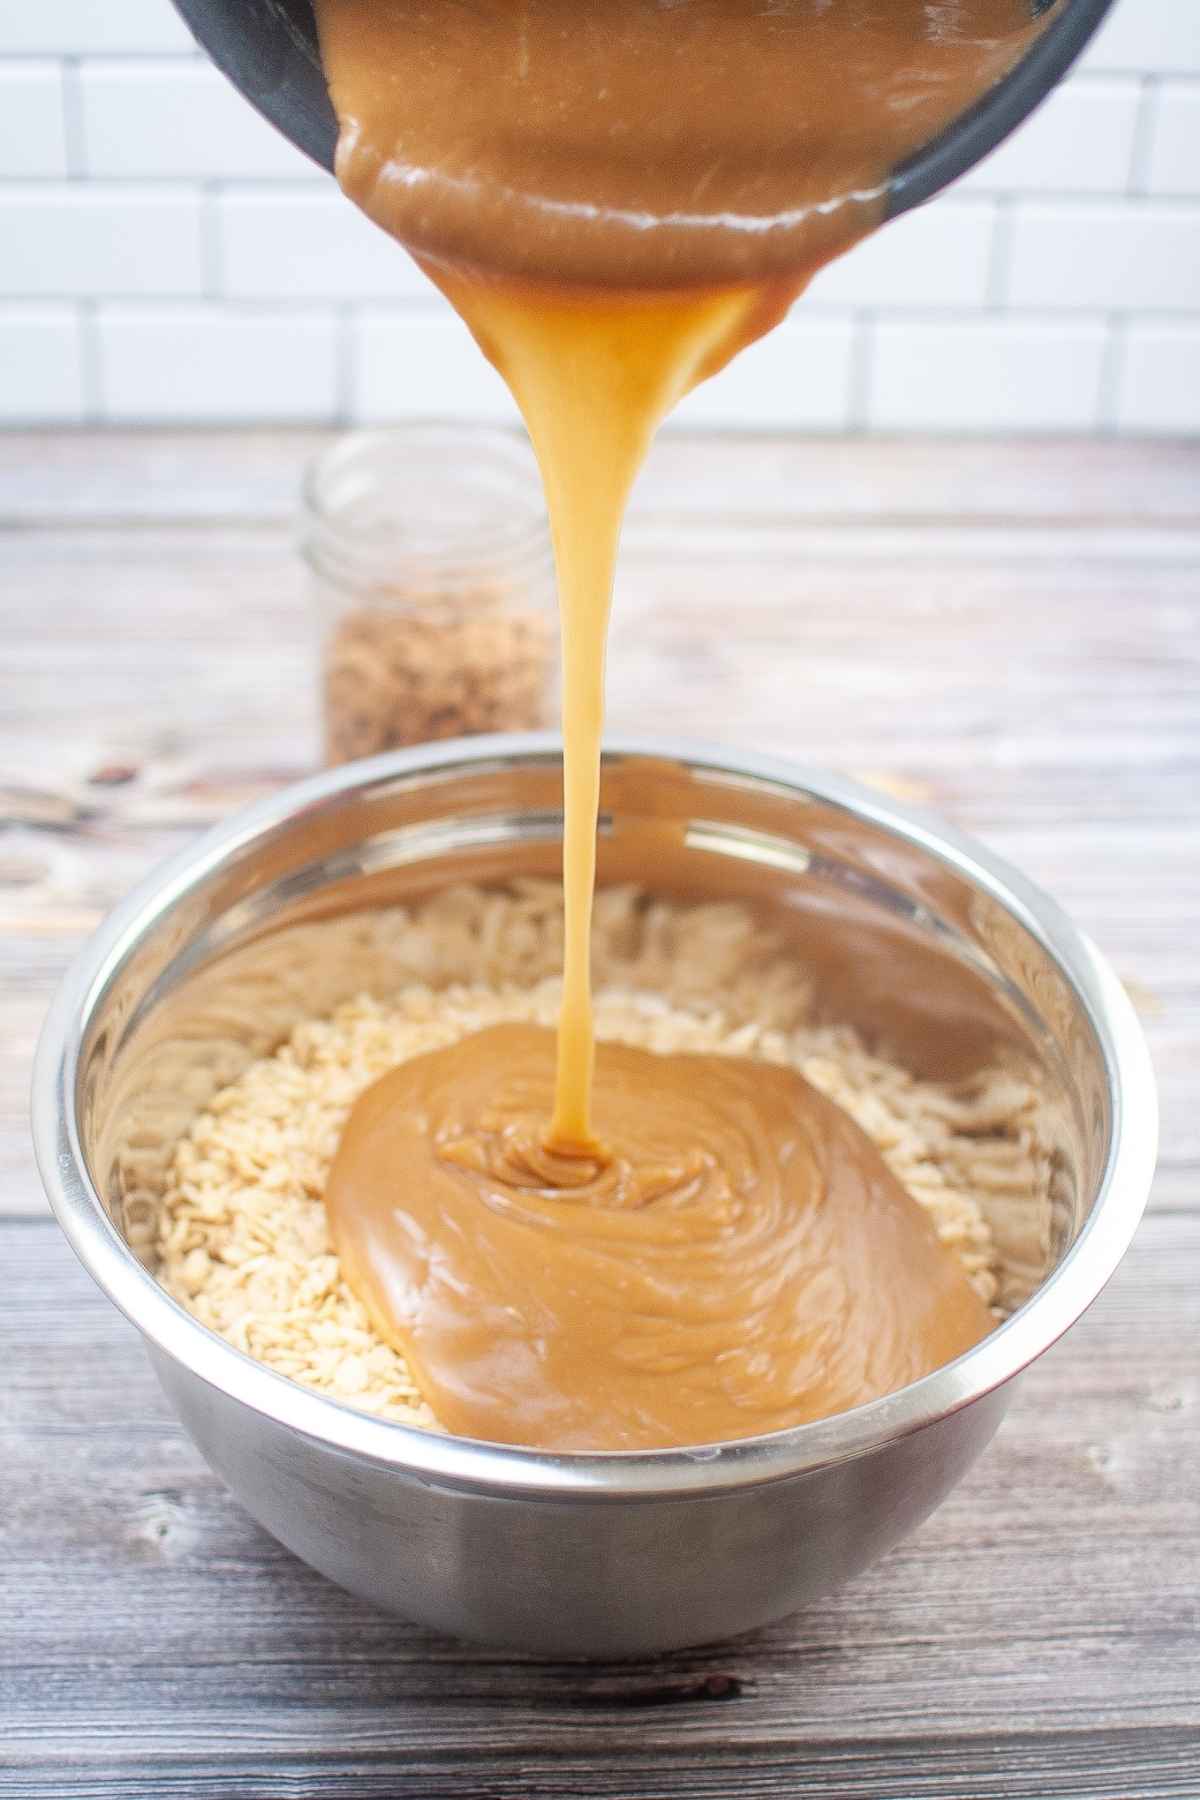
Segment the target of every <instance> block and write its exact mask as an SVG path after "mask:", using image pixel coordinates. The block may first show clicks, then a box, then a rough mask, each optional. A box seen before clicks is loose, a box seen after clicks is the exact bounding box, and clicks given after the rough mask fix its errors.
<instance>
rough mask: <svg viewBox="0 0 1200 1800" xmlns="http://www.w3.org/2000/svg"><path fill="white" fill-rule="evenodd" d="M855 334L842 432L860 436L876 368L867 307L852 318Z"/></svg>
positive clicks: (865, 424)
mask: <svg viewBox="0 0 1200 1800" xmlns="http://www.w3.org/2000/svg"><path fill="white" fill-rule="evenodd" d="M853 319H854V335H853V338H852V339H851V346H850V393H849V399H848V407H847V412H846V423H845V430H846V431H848V432H850V433H851V434H853V436H855V437H863V436H865V435H866V432H867V430H868V428H869V421H870V415H871V380H872V375H873V371H874V366H875V327H876V323H877V320H876V315H875V313H874V311H873V310H872V309H871V308H870V307H865V308H862V309H860V310H859V311H856V312H855V313H854V315H853Z"/></svg>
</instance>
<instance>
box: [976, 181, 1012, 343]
mask: <svg viewBox="0 0 1200 1800" xmlns="http://www.w3.org/2000/svg"><path fill="white" fill-rule="evenodd" d="M994 205H995V213H996V216H995V220H994V222H993V225H992V242H991V246H990V249H989V252H988V268H987V281H986V285H985V291H984V299H983V305H982V306H981V307H980V308H979V311H980V313H981V314H990V315H995V314H997V313H1003V312H1006V311H1007V310H1008V290H1009V274H1010V271H1011V268H1012V250H1013V239H1014V236H1015V233H1016V205H1015V201H1014V197H1013V196H1012V195H1011V194H998V195H997V196H996V199H995V202H994Z"/></svg>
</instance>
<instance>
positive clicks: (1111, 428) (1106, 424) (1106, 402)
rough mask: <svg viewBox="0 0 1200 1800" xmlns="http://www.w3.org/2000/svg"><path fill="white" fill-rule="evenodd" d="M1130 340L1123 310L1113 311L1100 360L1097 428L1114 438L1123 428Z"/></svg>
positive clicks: (1108, 436) (1105, 435)
mask: <svg viewBox="0 0 1200 1800" xmlns="http://www.w3.org/2000/svg"><path fill="white" fill-rule="evenodd" d="M1128 342H1129V333H1128V325H1127V321H1126V320H1125V318H1124V317H1123V316H1122V315H1121V314H1120V313H1110V314H1109V316H1108V336H1107V338H1106V340H1105V345H1104V354H1103V357H1102V359H1101V363H1100V394H1099V400H1098V404H1097V411H1096V424H1095V430H1096V433H1097V435H1098V436H1100V437H1106V438H1111V437H1115V436H1116V435H1117V432H1118V430H1119V428H1120V425H1119V418H1118V409H1119V406H1120V399H1121V378H1122V375H1123V374H1124V369H1125V355H1126V350H1127V348H1128Z"/></svg>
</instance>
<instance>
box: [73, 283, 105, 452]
mask: <svg viewBox="0 0 1200 1800" xmlns="http://www.w3.org/2000/svg"><path fill="white" fill-rule="evenodd" d="M79 352H80V371H81V376H82V383H83V422H84V424H85V425H102V424H104V423H105V418H104V366H103V354H102V351H101V345H100V314H99V302H98V301H96V300H95V299H86V300H81V301H80V302H79Z"/></svg>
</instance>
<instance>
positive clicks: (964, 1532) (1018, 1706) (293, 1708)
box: [0, 1214, 1200, 1800]
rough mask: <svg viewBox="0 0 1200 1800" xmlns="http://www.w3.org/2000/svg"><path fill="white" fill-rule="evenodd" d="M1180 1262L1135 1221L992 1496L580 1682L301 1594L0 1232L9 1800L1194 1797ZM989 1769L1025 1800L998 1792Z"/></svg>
mask: <svg viewBox="0 0 1200 1800" xmlns="http://www.w3.org/2000/svg"><path fill="white" fill-rule="evenodd" d="M1198 1250H1200V1219H1197V1218H1186V1217H1180V1216H1176V1215H1168V1214H1164V1215H1159V1216H1151V1218H1150V1219H1149V1220H1148V1221H1147V1223H1146V1225H1145V1227H1144V1228H1143V1230H1142V1232H1141V1234H1140V1235H1139V1237H1138V1239H1137V1241H1136V1243H1135V1246H1134V1249H1133V1250H1132V1252H1131V1253H1130V1256H1129V1258H1128V1260H1127V1262H1126V1264H1125V1266H1124V1268H1123V1269H1122V1271H1121V1272H1120V1274H1119V1275H1118V1276H1117V1278H1116V1279H1115V1280H1114V1282H1113V1284H1112V1286H1111V1287H1110V1289H1109V1291H1108V1292H1107V1293H1106V1294H1105V1295H1104V1296H1103V1297H1102V1298H1101V1300H1100V1301H1099V1302H1098V1303H1097V1305H1096V1307H1095V1308H1094V1309H1093V1311H1092V1313H1091V1314H1090V1315H1089V1317H1088V1319H1087V1320H1086V1321H1085V1322H1083V1323H1082V1324H1081V1325H1080V1326H1078V1327H1077V1328H1076V1330H1075V1331H1074V1332H1072V1333H1070V1334H1069V1335H1068V1337H1067V1338H1066V1340H1064V1342H1063V1343H1062V1344H1061V1345H1060V1346H1059V1347H1058V1348H1057V1349H1056V1350H1054V1351H1053V1352H1051V1353H1050V1354H1049V1355H1048V1356H1047V1357H1046V1358H1045V1359H1043V1361H1042V1363H1041V1364H1040V1365H1039V1366H1038V1367H1037V1368H1036V1369H1035V1370H1033V1371H1032V1372H1031V1373H1030V1374H1029V1375H1028V1376H1027V1377H1026V1379H1025V1382H1024V1384H1023V1385H1022V1387H1021V1389H1020V1391H1019V1393H1018V1395H1017V1397H1016V1400H1015V1402H1014V1407H1013V1411H1012V1413H1011V1414H1010V1418H1009V1421H1008V1422H1007V1424H1006V1426H1005V1427H1004V1429H1003V1431H1002V1433H1001V1436H1000V1438H999V1439H998V1441H997V1443H996V1445H995V1446H994V1447H993V1448H992V1450H991V1451H990V1452H989V1454H988V1455H987V1457H985V1459H984V1460H983V1462H982V1463H981V1464H980V1465H979V1466H978V1467H977V1468H976V1469H975V1470H974V1471H973V1472H972V1473H971V1475H970V1476H969V1477H968V1478H967V1480H966V1481H965V1482H964V1483H963V1484H962V1486H961V1487H960V1488H959V1489H958V1490H957V1491H956V1493H955V1494H954V1495H952V1496H951V1498H950V1500H949V1501H948V1502H947V1503H946V1505H945V1506H944V1507H943V1508H942V1510H941V1511H940V1512H939V1513H938V1514H937V1515H936V1516H935V1518H934V1519H933V1520H931V1521H930V1522H929V1523H928V1524H927V1525H926V1526H925V1527H924V1528H923V1529H922V1530H921V1531H920V1532H918V1533H917V1534H916V1535H915V1536H914V1537H913V1538H911V1539H910V1540H908V1542H907V1543H905V1544H904V1545H902V1546H901V1547H900V1548H899V1549H898V1550H897V1551H895V1552H894V1553H893V1554H892V1555H891V1556H890V1557H889V1558H887V1559H886V1560H885V1561H884V1562H883V1563H882V1564H880V1565H879V1566H878V1567H877V1568H876V1569H874V1570H871V1571H869V1572H868V1573H867V1574H866V1575H864V1576H863V1577H861V1578H860V1579H859V1580H858V1581H857V1582H855V1583H854V1584H853V1585H852V1586H851V1587H850V1588H848V1589H846V1590H845V1591H844V1592H843V1593H841V1594H838V1595H834V1596H832V1597H831V1598H829V1599H828V1600H826V1601H824V1602H821V1603H819V1604H818V1605H816V1606H814V1607H812V1608H810V1609H808V1610H807V1611H806V1612H804V1613H802V1614H799V1615H797V1616H796V1617H795V1618H794V1619H792V1620H788V1621H785V1622H784V1623H783V1624H781V1625H778V1626H776V1627H773V1628H772V1629H771V1630H769V1631H766V1632H763V1633H759V1634H756V1635H754V1636H752V1637H750V1638H746V1639H743V1640H740V1641H738V1642H736V1643H732V1644H727V1645H724V1646H720V1647H717V1648H715V1649H712V1650H705V1651H695V1652H687V1653H681V1654H679V1655H676V1656H671V1657H663V1658H656V1659H653V1660H651V1661H647V1662H638V1663H624V1664H607V1665H604V1664H602V1665H580V1664H569V1663H558V1662H548V1661H543V1660H540V1659H536V1658H527V1657H510V1656H507V1655H505V1654H504V1653H502V1652H498V1651H490V1650H482V1649H477V1648H472V1647H469V1646H463V1645H459V1644H455V1643H451V1642H449V1641H447V1640H443V1639H437V1638H434V1637H432V1636H430V1635H428V1634H426V1633H424V1632H422V1631H420V1630H419V1629H418V1628H416V1627H414V1626H409V1625H406V1624H404V1623H403V1622H398V1621H395V1620H392V1619H388V1618H385V1617H384V1616H382V1615H380V1614H377V1613H375V1612H373V1611H372V1610H371V1609H370V1608H368V1607H366V1606H364V1605H363V1604H362V1603H360V1602H358V1601H356V1600H354V1599H352V1598H351V1597H350V1596H348V1595H345V1594H342V1593H340V1592H339V1591H338V1590H336V1589H334V1588H333V1587H331V1586H330V1585H329V1584H328V1583H326V1582H325V1581H323V1580H322V1579H321V1578H320V1577H319V1576H317V1575H315V1574H313V1573H312V1572H311V1571H309V1570H307V1569H306V1568H304V1567H303V1565H301V1564H300V1563H298V1562H296V1561H295V1560H294V1559H293V1558H292V1557H290V1556H289V1555H288V1554H287V1553H286V1552H285V1551H283V1550H282V1549H281V1548H280V1547H279V1546H278V1545H276V1544H275V1543H274V1542H273V1541H272V1540H271V1539H269V1538H268V1537H267V1536H266V1535H265V1534H264V1533H263V1532H262V1531H261V1530H260V1529H259V1528H258V1527H257V1526H255V1525H254V1524H253V1523H252V1522H251V1521H250V1520H249V1519H248V1518H247V1517H246V1516H245V1515H244V1514H242V1513H241V1511H240V1509H239V1508H238V1507H237V1506H236V1504H235V1503H234V1502H233V1501H232V1500H231V1498H230V1497H229V1496H228V1495H227V1494H226V1492H225V1491H224V1489H223V1488H222V1487H221V1485H220V1484H219V1483H218V1481H217V1480H216V1478H215V1477H214V1476H212V1475H211V1474H210V1473H209V1472H208V1470H207V1469H206V1468H205V1467H204V1465H203V1464H202V1463H201V1461H200V1460H199V1458H198V1457H197V1456H196V1454H195V1452H194V1451H193V1450H192V1449H191V1447H190V1446H189V1444H188V1443H187V1441H186V1440H185V1439H184V1437H183V1435H182V1433H181V1431H180V1430H179V1428H178V1426H177V1425H176V1424H175V1423H174V1421H173V1420H172V1418H171V1417H170V1415H169V1413H168V1411H167V1408H166V1406H165V1404H164V1402H163V1401H162V1400H161V1398H160V1397H159V1395H158V1392H157V1389H156V1387H155V1386H154V1383H153V1380H152V1377H151V1375H150V1372H149V1369H148V1366H147V1365H146V1363H145V1361H144V1359H143V1356H142V1353H141V1349H140V1346H139V1345H138V1343H137V1340H136V1336H135V1334H134V1333H133V1331H132V1330H131V1328H129V1327H128V1326H126V1325H125V1324H124V1323H123V1321H121V1320H120V1319H119V1318H118V1317H117V1315H116V1314H115V1313H114V1312H113V1310H112V1308H111V1307H110V1306H109V1305H108V1303H107V1302H106V1301H105V1300H104V1299H103V1298H102V1297H101V1296H100V1295H99V1294H98V1293H97V1292H96V1291H95V1290H94V1289H93V1288H92V1287H91V1284H90V1283H89V1282H88V1280H87V1278H86V1276H84V1274H83V1273H82V1271H81V1270H80V1269H79V1268H78V1267H77V1265H76V1264H75V1263H74V1260H73V1258H72V1257H71V1255H70V1253H69V1251H68V1250H67V1248H66V1246H65V1245H64V1244H63V1243H62V1241H61V1240H60V1238H59V1237H58V1234H57V1232H56V1231H55V1230H54V1228H53V1227H51V1226H49V1225H42V1224H37V1223H31V1224H27V1225H17V1224H8V1225H5V1226H0V1255H2V1256H3V1259H4V1265H5V1268H6V1270H7V1272H8V1276H9V1281H8V1286H7V1291H8V1293H9V1296H10V1300H9V1304H8V1306H7V1307H6V1308H5V1310H4V1313H3V1315H0V1356H2V1357H3V1365H2V1366H3V1367H4V1368H5V1370H6V1372H8V1373H7V1378H6V1382H5V1387H4V1392H3V1400H2V1403H0V1443H2V1452H3V1453H2V1457H0V1518H3V1520H4V1528H3V1529H4V1537H5V1544H4V1550H5V1566H6V1571H7V1573H6V1583H8V1584H11V1588H10V1591H11V1592H12V1593H13V1594H14V1595H15V1596H17V1597H18V1600H17V1604H16V1605H15V1606H12V1605H10V1606H7V1607H5V1608H4V1609H3V1611H2V1612H0V1711H2V1713H3V1716H4V1718H5V1721H6V1729H5V1737H4V1751H3V1756H4V1759H5V1762H6V1763H7V1766H8V1767H9V1769H10V1770H11V1775H12V1780H13V1782H14V1783H15V1785H10V1786H5V1788H4V1792H5V1793H6V1794H8V1793H9V1792H12V1793H14V1794H25V1793H28V1794H30V1795H33V1794H42V1793H55V1794H57V1795H60V1796H62V1800H74V1797H75V1796H83V1795H90V1794H106V1795H109V1794H112V1795H118V1794H132V1793H135V1792H138V1791H139V1789H138V1785H137V1784H138V1783H139V1782H140V1783H141V1784H142V1787H141V1789H140V1791H141V1792H143V1793H150V1792H153V1793H155V1794H156V1795H157V1794H165V1793H177V1794H181V1795H187V1796H189V1797H190V1796H193V1795H200V1794H209V1793H212V1794H216V1793H218V1792H219V1793H222V1794H225V1795H229V1796H233V1795H242V1794H254V1793H260V1792H263V1793H265V1792H269V1793H271V1794H277V1793H280V1794H281V1793H291V1792H296V1793H309V1792H312V1793H317V1792H321V1793H324V1792H346V1793H350V1792H363V1793H380V1794H382V1793H385V1792H388V1791H394V1792H397V1793H413V1794H429V1795H440V1794H446V1795H450V1794H465V1793H469V1792H478V1793H488V1794H495V1795H497V1796H499V1795H505V1796H508V1795H513V1796H515V1795H517V1794H519V1793H521V1792H522V1791H524V1792H527V1793H537V1792H544V1793H551V1792H555V1791H557V1792H560V1793H572V1794H573V1793H575V1792H580V1793H585V1792H586V1793H595V1794H614V1795H615V1794H621V1793H624V1794H626V1795H628V1794H629V1793H630V1792H633V1791H636V1792H637V1793H638V1794H639V1795H640V1794H641V1793H643V1792H646V1793H651V1792H662V1793H664V1794H665V1793H668V1792H669V1793H678V1792H680V1791H683V1789H684V1788H685V1787H686V1788H688V1789H690V1790H692V1791H694V1792H696V1793H698V1794H712V1795H716V1794H719V1793H720V1792H721V1791H722V1789H721V1786H720V1785H719V1784H720V1782H721V1781H722V1780H727V1779H728V1778H729V1776H730V1774H731V1772H732V1769H733V1768H734V1766H739V1767H740V1766H742V1765H744V1766H745V1767H746V1769H747V1773H748V1774H749V1772H750V1771H752V1770H753V1769H755V1768H756V1767H757V1768H758V1770H759V1781H760V1785H759V1788H758V1791H759V1792H762V1793H764V1794H765V1793H772V1794H777V1793H785V1792H789V1791H791V1790H789V1789H788V1787H787V1786H786V1785H785V1784H786V1781H787V1779H789V1778H794V1777H795V1776H796V1775H797V1774H798V1772H799V1771H800V1770H801V1768H803V1769H804V1770H805V1772H806V1779H807V1780H809V1781H810V1782H811V1784H812V1785H811V1788H808V1789H806V1790H805V1791H806V1792H808V1791H811V1792H812V1793H813V1794H817V1795H826V1794H828V1795H834V1794H849V1793H859V1794H862V1795H863V1796H875V1795H879V1796H884V1795H887V1796H889V1797H894V1796H895V1795H897V1794H899V1793H904V1794H907V1793H909V1792H912V1793H920V1794H928V1795H931V1796H946V1797H947V1800H949V1797H951V1796H953V1797H954V1800H959V1797H960V1796H963V1797H965V1796H967V1795H971V1794H987V1793H989V1792H998V1791H1003V1793H1004V1794H1006V1795H1008V1794H1018V1795H1019V1794H1030V1795H1033V1794H1035V1793H1036V1794H1038V1795H1039V1796H1045V1795H1048V1794H1051V1793H1058V1792H1062V1793H1080V1794H1085V1793H1086V1794H1088V1795H1091V1796H1093V1797H1098V1796H1100V1795H1107V1794H1110V1793H1111V1794H1114V1795H1115V1794H1117V1793H1120V1794H1122V1795H1130V1794H1135V1793H1136V1794H1143V1793H1144V1794H1146V1795H1155V1796H1158V1795H1163V1796H1165V1795H1170V1794H1181V1795H1182V1794H1186V1793H1188V1789H1187V1787H1186V1785H1185V1784H1184V1776H1185V1774H1188V1775H1189V1776H1190V1777H1191V1778H1195V1777H1196V1776H1197V1774H1198V1773H1200V1762H1198V1761H1197V1756H1198V1755H1200V1749H1198V1746H1197V1739H1196V1736H1195V1727H1196V1724H1197V1694H1198V1692H1200V1646H1198V1644H1197V1640H1196V1635H1195V1631H1194V1623H1195V1614H1194V1609H1195V1593H1196V1583H1197V1578H1198V1577H1200V1554H1198V1546H1197V1536H1196V1531H1195V1526H1196V1503H1195V1490H1194V1487H1193V1486H1192V1485H1191V1484H1190V1483H1189V1482H1188V1480H1187V1479H1186V1475H1185V1472H1186V1471H1187V1470H1189V1469H1192V1470H1194V1468H1195V1467H1196V1463H1197V1455H1198V1452H1200V1380H1198V1379H1197V1375H1196V1371H1195V1368H1194V1365H1191V1366H1188V1367H1186V1368H1185V1367H1184V1366H1182V1365H1181V1363H1180V1361H1179V1359H1178V1357H1177V1355H1176V1353H1175V1352H1176V1348H1177V1343H1178V1334H1179V1333H1180V1332H1188V1331H1191V1332H1193V1333H1194V1332H1195V1331H1196V1329H1197V1327H1198V1326H1200V1294H1198V1292H1197V1287H1196V1283H1195V1281H1194V1276H1193V1269H1194V1260H1195V1257H1196V1254H1197V1251H1198ZM101 1625H102V1629H101ZM1089 1757H1090V1758H1091V1766H1090V1769H1089V1764H1088V1758H1089ZM312 1758H319V1759H320V1768H321V1776H320V1783H325V1784H326V1785H320V1783H318V1782H317V1780H316V1777H315V1776H314V1775H313V1773H312V1768H311V1766H310V1763H309V1759H312ZM277 1759H278V1760H277ZM714 1759H715V1760H714ZM201 1771H203V1772H201ZM1002 1771H1004V1772H1008V1773H1011V1774H1013V1777H1014V1780H1015V1779H1016V1778H1017V1777H1018V1776H1021V1774H1022V1771H1023V1779H1024V1781H1025V1785H1020V1784H1019V1783H1018V1784H1017V1785H1012V1786H1010V1785H1008V1782H1007V1779H1006V1781H1005V1785H1004V1786H1003V1788H1002V1790H1000V1789H995V1788H989V1786H988V1785H987V1784H988V1782H989V1780H990V1781H991V1782H993V1783H994V1782H996V1780H997V1778H998V1777H999V1775H1000V1774H1001V1772H1002ZM1102 1772H1103V1777H1104V1780H1108V1781H1110V1782H1111V1783H1113V1784H1115V1783H1116V1782H1117V1781H1118V1780H1120V1781H1122V1782H1124V1786H1123V1787H1118V1786H1116V1785H1110V1786H1108V1787H1106V1786H1104V1785H1103V1781H1100V1782H1097V1781H1096V1777H1098V1776H1100V1775H1101V1773H1102ZM1089 1775H1090V1777H1091V1778H1092V1780H1093V1782H1094V1785H1093V1786H1091V1787H1089V1786H1087V1785H1086V1778H1087V1777H1088V1776H1089ZM1060 1777H1061V1782H1060V1785H1057V1786H1056V1785H1055V1782H1057V1781H1059V1780H1060ZM1037 1779H1040V1780H1041V1781H1042V1782H1043V1783H1044V1784H1045V1785H1043V1786H1042V1787H1041V1788H1038V1787H1036V1786H1035V1785H1034V1783H1035V1781H1036V1780H1037ZM307 1780H311V1781H313V1783H314V1785H312V1786H311V1787H306V1786H305V1785H304V1783H305V1781H307ZM918 1780H919V1782H920V1784H921V1785H919V1786H912V1787H910V1786H908V1785H906V1784H907V1783H909V1782H913V1781H918ZM389 1781H390V1782H391V1783H392V1788H391V1789H390V1790H389V1788H388V1787H387V1785H386V1784H387V1782H389ZM655 1781H657V1782H658V1784H659V1785H658V1786H655V1785H654V1783H655ZM406 1782H407V1783H409V1785H405V1783H406ZM556 1782H558V1783H561V1784H563V1785H560V1786H559V1787H558V1788H557V1789H556V1788H555V1785H554V1784H555V1783H556ZM589 1782H590V1784H591V1785H588V1783H589ZM630 1782H636V1783H637V1784H638V1785H637V1786H636V1787H635V1788H631V1787H630V1786H629V1783H630ZM355 1783H358V1784H359V1785H358V1786H356V1785H355ZM473 1783H474V1785H472V1784H473ZM522 1783H526V1784H527V1785H526V1786H525V1787H524V1789H522V1786H521V1784H522ZM1072 1783H1074V1785H1072ZM256 1784H259V1785H256ZM855 1784H857V1785H855ZM750 1791H751V1792H753V1791H755V1790H754V1789H753V1788H751V1789H750Z"/></svg>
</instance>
